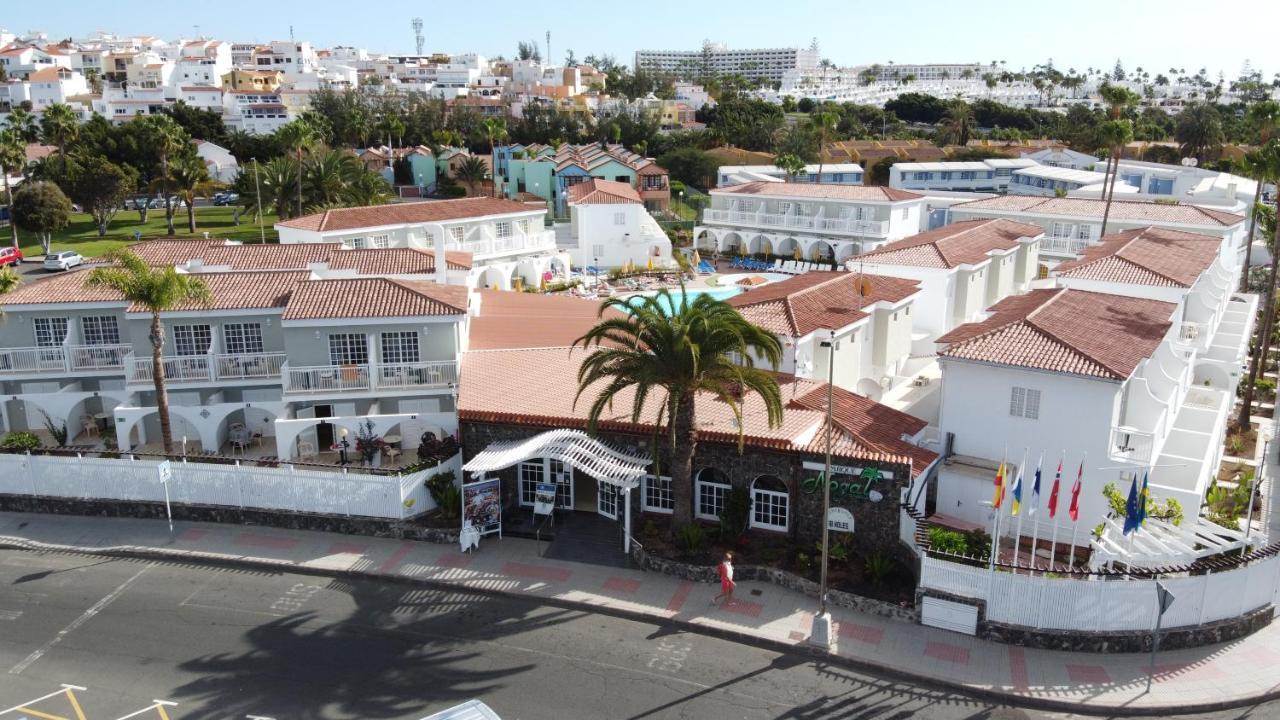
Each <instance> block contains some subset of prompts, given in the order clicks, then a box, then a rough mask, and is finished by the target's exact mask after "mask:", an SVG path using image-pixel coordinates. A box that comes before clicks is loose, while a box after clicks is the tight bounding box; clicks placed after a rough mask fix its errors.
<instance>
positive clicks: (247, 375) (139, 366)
mask: <svg viewBox="0 0 1280 720" xmlns="http://www.w3.org/2000/svg"><path fill="white" fill-rule="evenodd" d="M284 361H285V354H284V353H243V354H234V353H232V354H223V355H182V356H171V357H165V358H163V359H161V364H162V365H163V366H164V377H165V381H166V382H168V383H171V384H181V383H202V382H205V383H212V382H218V381H222V380H264V379H271V378H279V377H280V368H281V367H282V366H283V365H284ZM151 362H152V361H151V356H150V355H143V356H138V357H132V358H130V359H129V368H128V370H129V374H128V381H129V382H131V383H149V382H153V380H152V374H153V373H152V365H151Z"/></svg>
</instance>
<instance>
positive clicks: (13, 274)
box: [0, 266, 22, 295]
mask: <svg viewBox="0 0 1280 720" xmlns="http://www.w3.org/2000/svg"><path fill="white" fill-rule="evenodd" d="M21 284H22V276H21V275H19V274H18V271H17V270H14V269H13V267H12V266H10V267H6V268H4V269H0V295H3V294H5V293H7V292H12V291H13V289H14V288H16V287H18V286H19V285H21Z"/></svg>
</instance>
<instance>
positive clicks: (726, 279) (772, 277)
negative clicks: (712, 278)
mask: <svg viewBox="0 0 1280 720" xmlns="http://www.w3.org/2000/svg"><path fill="white" fill-rule="evenodd" d="M753 277H758V278H764V279H765V280H766V281H767V282H771V283H775V282H780V281H782V280H786V279H787V278H790V277H794V276H793V275H787V274H786V273H771V272H754V273H752V272H749V273H734V274H733V275H721V276H720V279H719V283H720V285H721V286H722V287H728V286H730V285H737V284H738V283H739V282H741V281H742V280H745V279H747V278H753Z"/></svg>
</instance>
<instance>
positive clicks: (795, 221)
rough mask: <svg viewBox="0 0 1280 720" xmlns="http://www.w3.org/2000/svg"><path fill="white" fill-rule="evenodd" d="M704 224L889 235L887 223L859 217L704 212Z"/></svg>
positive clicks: (879, 235)
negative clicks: (730, 224)
mask: <svg viewBox="0 0 1280 720" xmlns="http://www.w3.org/2000/svg"><path fill="white" fill-rule="evenodd" d="M702 219H703V221H704V222H711V223H732V224H735V225H751V226H756V227H771V228H776V227H789V228H797V229H800V230H826V231H830V232H840V233H849V234H852V235H872V236H878V237H883V236H886V235H888V234H889V221H888V220H859V219H857V218H826V217H817V216H802V215H786V214H782V213H757V212H743V211H741V210H711V209H707V210H704V211H703V214H702Z"/></svg>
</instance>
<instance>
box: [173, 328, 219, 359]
mask: <svg viewBox="0 0 1280 720" xmlns="http://www.w3.org/2000/svg"><path fill="white" fill-rule="evenodd" d="M212 341H213V331H212V330H211V329H210V327H209V326H208V325H174V326H173V352H174V354H176V355H183V356H189V355H204V354H205V353H207V352H209V343H211V342H212Z"/></svg>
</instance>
